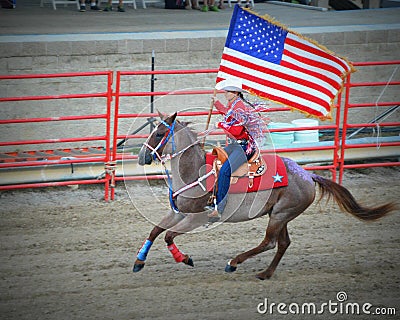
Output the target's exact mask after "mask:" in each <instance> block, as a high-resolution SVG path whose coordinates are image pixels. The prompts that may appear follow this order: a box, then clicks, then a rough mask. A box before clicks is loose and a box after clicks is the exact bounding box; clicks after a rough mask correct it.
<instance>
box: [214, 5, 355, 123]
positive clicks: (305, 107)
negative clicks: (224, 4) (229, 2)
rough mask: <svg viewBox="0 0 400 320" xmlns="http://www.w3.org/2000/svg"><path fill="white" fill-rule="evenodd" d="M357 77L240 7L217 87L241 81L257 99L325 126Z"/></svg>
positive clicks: (314, 46)
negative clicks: (339, 96) (343, 91)
mask: <svg viewBox="0 0 400 320" xmlns="http://www.w3.org/2000/svg"><path fill="white" fill-rule="evenodd" d="M353 71H354V68H353V66H352V65H351V63H350V62H348V61H347V60H346V59H344V58H340V57H338V56H336V55H334V54H333V53H332V52H330V51H329V50H328V49H326V48H324V47H323V46H321V45H319V44H317V43H316V42H315V41H312V40H308V39H306V38H305V37H303V36H301V35H299V34H296V33H294V32H292V31H290V30H288V29H286V28H285V27H283V26H281V25H280V24H279V23H276V22H274V21H273V19H272V18H270V17H268V16H263V17H261V16H258V15H256V14H254V13H252V12H250V11H248V10H246V9H242V8H241V7H239V6H238V5H236V6H235V8H234V11H233V15H232V19H231V24H230V28H229V33H228V36H227V39H226V43H225V48H224V51H223V54H222V59H221V64H220V67H219V72H218V75H217V80H216V81H217V83H218V82H220V81H222V80H224V79H227V78H239V79H241V80H242V83H243V89H245V90H247V91H249V92H250V93H252V94H254V95H256V96H258V97H261V98H264V99H268V100H272V101H275V102H278V103H280V104H284V105H286V106H288V107H290V108H293V109H296V110H299V111H301V112H303V113H306V114H308V115H312V116H315V117H317V118H320V119H322V120H324V119H329V118H331V109H332V106H333V102H334V100H335V97H336V96H337V94H338V93H339V92H340V90H341V89H342V88H343V79H344V78H345V77H346V75H347V74H348V73H349V72H353Z"/></svg>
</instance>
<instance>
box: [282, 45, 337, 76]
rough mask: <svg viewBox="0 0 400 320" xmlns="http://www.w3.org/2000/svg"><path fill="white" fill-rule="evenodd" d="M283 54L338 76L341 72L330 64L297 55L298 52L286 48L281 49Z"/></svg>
mask: <svg viewBox="0 0 400 320" xmlns="http://www.w3.org/2000/svg"><path fill="white" fill-rule="evenodd" d="M283 54H284V55H286V56H288V57H291V58H292V59H295V60H297V61H300V62H302V63H305V64H308V65H310V66H313V67H316V68H319V69H322V70H326V71H329V72H331V73H333V74H336V75H338V76H341V75H342V72H341V71H340V70H338V69H336V68H335V67H333V66H330V65H328V64H326V63H322V62H319V61H316V60H313V59H310V58H307V57H305V56H300V55H298V54H296V53H294V52H292V51H289V50H287V49H284V50H283Z"/></svg>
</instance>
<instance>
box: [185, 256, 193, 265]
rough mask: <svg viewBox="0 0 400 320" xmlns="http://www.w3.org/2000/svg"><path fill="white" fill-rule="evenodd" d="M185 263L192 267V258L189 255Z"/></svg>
mask: <svg viewBox="0 0 400 320" xmlns="http://www.w3.org/2000/svg"><path fill="white" fill-rule="evenodd" d="M186 264H187V265H188V266H191V267H194V262H193V259H192V258H191V257H189V259H188V261H187V263H186Z"/></svg>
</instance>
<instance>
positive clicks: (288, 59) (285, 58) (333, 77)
mask: <svg viewBox="0 0 400 320" xmlns="http://www.w3.org/2000/svg"><path fill="white" fill-rule="evenodd" d="M282 61H285V62H288V63H291V64H294V65H296V66H298V67H300V68H304V69H306V70H310V71H314V72H317V73H319V74H321V69H319V68H317V67H314V66H310V65H309V64H306V63H303V62H302V61H299V60H296V59H293V58H292V57H289V56H286V55H283V57H282ZM280 67H281V68H284V67H283V66H280ZM289 70H290V73H292V72H294V71H293V69H289ZM303 75H307V76H308V77H312V78H313V79H315V80H313V81H312V82H315V83H317V84H319V85H320V86H323V87H325V88H326V89H328V90H329V91H330V92H332V93H334V92H336V91H337V89H336V88H334V87H333V86H332V85H331V84H330V83H328V82H326V81H324V80H322V79H320V78H317V77H314V76H311V75H309V74H307V73H303ZM324 76H326V77H328V78H330V79H331V80H332V81H334V82H336V83H338V84H339V85H341V84H342V79H341V78H340V77H339V76H338V75H336V74H332V73H330V74H324ZM307 79H308V78H307Z"/></svg>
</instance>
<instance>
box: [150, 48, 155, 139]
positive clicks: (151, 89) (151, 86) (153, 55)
mask: <svg viewBox="0 0 400 320" xmlns="http://www.w3.org/2000/svg"><path fill="white" fill-rule="evenodd" d="M154 61H155V53H154V50H153V51H152V52H151V71H154ZM155 81H156V78H155V77H154V73H152V74H151V78H150V91H151V92H154V82H155ZM150 113H154V96H153V95H151V96H150ZM153 130H154V124H153V122H152V123H150V133H151V132H152V131H153Z"/></svg>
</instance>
